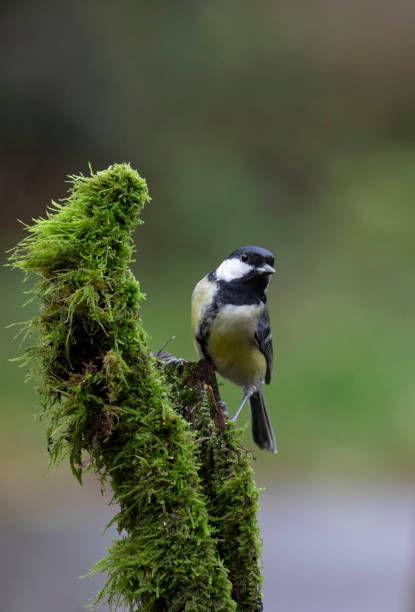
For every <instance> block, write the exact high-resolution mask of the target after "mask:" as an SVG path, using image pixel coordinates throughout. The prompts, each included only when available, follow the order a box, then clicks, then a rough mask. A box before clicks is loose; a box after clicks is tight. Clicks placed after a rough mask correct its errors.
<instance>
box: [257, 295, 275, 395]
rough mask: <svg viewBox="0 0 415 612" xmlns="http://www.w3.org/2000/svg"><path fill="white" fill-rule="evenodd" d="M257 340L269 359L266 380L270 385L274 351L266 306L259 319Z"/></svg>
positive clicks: (260, 348)
mask: <svg viewBox="0 0 415 612" xmlns="http://www.w3.org/2000/svg"><path fill="white" fill-rule="evenodd" d="M255 340H256V343H257V345H258V348H259V350H260V351H261V353H263V354H264V356H265V359H266V361H267V371H266V374H265V382H266V384H267V385H268V384H269V382H270V380H271V372H272V364H273V360H274V353H273V349H272V334H271V327H270V321H269V312H268V308H267V307H265V308H264V310H263V312H262V314H261V316H260V318H259V321H258V327H257V329H256V332H255Z"/></svg>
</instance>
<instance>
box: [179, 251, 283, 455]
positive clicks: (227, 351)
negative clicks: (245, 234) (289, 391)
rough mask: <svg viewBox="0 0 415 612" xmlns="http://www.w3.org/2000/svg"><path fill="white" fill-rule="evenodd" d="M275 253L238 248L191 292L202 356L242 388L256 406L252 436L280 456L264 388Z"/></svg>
mask: <svg viewBox="0 0 415 612" xmlns="http://www.w3.org/2000/svg"><path fill="white" fill-rule="evenodd" d="M274 260H275V258H274V255H273V254H272V253H270V252H269V251H267V250H265V249H262V248H260V247H256V246H247V247H241V248H239V249H236V251H234V252H233V253H231V254H230V255H229V257H228V258H227V259H225V260H224V261H223V262H222V263H221V264H220V265H219V266H218V267H217V268H216V269H215V270H213V272H211V273H210V274H208V275H207V276H205V277H203V278H202V280H200V281H199V282H198V283H197V285H196V287H195V288H194V291H193V294H192V308H191V322H192V333H193V338H194V343H195V347H196V350H197V352H198V355H199V358H200V359H202V358H205V359H208V360H210V361H212V362H213V365H214V367H215V369H216V371H217V372H219V374H221V375H222V376H223V377H224V378H227V379H228V380H230V381H232V382H233V383H235V384H236V385H239V386H240V387H242V388H243V390H244V397H243V400H242V403H241V405H240V406H239V408H238V410H237V412H236V414H235V416H234V418H233V419H232V420H233V421H234V422H235V421H236V420H237V418H238V416H239V414H240V412H241V410H242V408H243V407H244V405H245V403H246V402H247V401H248V400H249V403H250V406H251V419H252V435H253V438H254V441H255V443H256V444H257V446H259V448H262V449H265V450H269V451H272V452H274V453H276V452H277V444H276V442H275V436H274V432H273V429H272V425H271V421H270V418H269V414H268V411H267V408H266V405H265V399H264V394H263V391H262V385H263V384H264V383H265V384H269V382H270V380H271V371H272V362H273V350H272V335H271V328H270V321H269V313H268V308H267V305H266V302H267V295H266V292H267V288H268V285H269V281H270V278H271V276H272V274H274V272H275V269H274Z"/></svg>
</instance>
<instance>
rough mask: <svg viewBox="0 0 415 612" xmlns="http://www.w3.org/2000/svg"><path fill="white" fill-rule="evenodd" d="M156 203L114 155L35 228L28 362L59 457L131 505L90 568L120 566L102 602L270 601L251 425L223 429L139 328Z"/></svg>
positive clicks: (204, 396) (211, 605)
mask: <svg viewBox="0 0 415 612" xmlns="http://www.w3.org/2000/svg"><path fill="white" fill-rule="evenodd" d="M149 199H150V198H149V196H148V191H147V186H146V182H145V180H144V179H142V178H141V177H140V176H139V175H138V174H137V172H136V171H134V170H132V169H131V167H130V166H129V165H128V164H114V165H112V166H110V167H109V168H108V169H107V170H104V171H101V172H97V173H93V172H92V170H91V174H90V176H87V177H84V176H73V177H71V189H70V193H69V196H68V198H67V199H66V200H64V201H62V202H60V203H52V206H51V207H50V208H49V210H48V212H47V216H46V218H45V219H38V220H36V221H35V222H34V224H33V225H31V226H26V230H27V233H28V234H27V236H26V238H25V239H24V240H23V241H22V242H21V243H20V244H19V245H17V247H16V249H15V250H14V252H13V253H12V255H11V258H10V260H11V265H12V266H13V267H15V268H19V269H22V270H24V271H25V272H26V273H34V274H36V275H37V284H36V285H35V287H34V289H33V293H34V296H33V297H37V298H39V299H40V304H41V307H40V314H39V316H38V317H36V318H35V319H33V320H31V321H29V322H28V323H26V324H25V326H24V328H23V333H24V334H25V335H27V336H28V337H29V338H31V341H32V342H31V345H30V346H29V347H28V348H27V350H26V353H25V355H24V357H23V360H24V362H25V363H28V364H29V365H30V367H31V373H32V375H34V376H37V377H39V376H40V380H41V383H40V387H39V392H40V398H41V406H42V413H43V415H44V417H45V418H46V419H47V420H48V432H47V435H48V448H49V451H50V453H51V461H52V462H55V463H56V462H58V461H61V460H62V459H63V458H64V457H68V459H69V462H70V465H71V468H72V471H73V473H74V475H75V477H76V478H77V479H78V480H79V482H81V483H82V475H83V472H84V471H85V470H86V469H93V470H94V471H95V473H96V474H97V475H98V477H99V478H100V480H101V482H102V483H103V484H106V483H107V484H108V485H110V486H111V488H112V491H113V501H114V503H116V504H118V506H119V512H118V514H117V515H116V516H115V517H114V519H113V521H112V522H114V523H115V524H116V525H117V528H118V531H119V533H120V534H121V533H122V537H120V539H119V540H117V541H116V542H114V544H113V546H112V547H111V549H110V550H109V554H108V557H107V558H106V559H104V560H102V561H100V562H99V563H98V564H97V565H96V566H95V567H94V568H93V569H92V570H91V572H92V573H95V572H100V571H105V572H108V580H107V583H106V585H105V587H104V589H103V590H102V591H101V593H99V594H98V596H97V598H96V603H97V604H100V603H103V602H105V601H108V603H109V604H110V605H112V606H119V605H124V606H126V607H127V608H128V609H129V610H139V609H142V610H146V611H159V610H171V611H176V610H177V611H178V610H212V611H213V610H215V611H220V610H224V611H225V610H226V611H229V610H236V609H238V610H252V611H255V610H260V609H261V607H262V606H261V598H260V592H259V588H260V583H261V577H260V571H259V563H258V559H259V543H258V542H259V540H258V527H257V523H256V518H255V517H256V511H257V504H258V493H257V490H256V488H255V486H254V483H253V480H252V474H251V469H250V467H249V462H248V459H247V456H246V453H244V451H243V450H242V449H241V448H240V445H239V433H238V431H237V430H235V428H234V427H233V426H228V427H226V428H223V427H222V428H221V427H219V428H218V427H217V406H216V401H215V398H214V397H213V396H212V387H206V385H204V386H203V385H200V384H199V385H196V386H193V387H189V384H188V383H189V377H186V376H181V375H179V374H178V373H177V372H172V371H171V372H170V374H169V375H168V378H169V381H167V380H166V376H165V373H164V370H163V369H160V368H159V367H157V364H156V361H155V360H154V358H153V357H152V356H151V354H150V350H149V346H148V341H147V336H146V333H145V331H144V329H143V327H142V325H141V321H140V317H139V308H140V303H141V301H142V300H143V299H144V296H143V294H142V293H141V290H140V287H139V284H138V282H137V281H136V280H135V278H134V277H133V275H132V273H131V271H130V268H129V266H130V264H131V261H132V253H133V246H132V238H131V236H132V231H133V229H134V228H135V226H136V225H137V224H139V223H141V220H140V218H139V214H140V212H141V210H142V208H143V206H144V205H145V203H146V202H148V201H149ZM195 367H197V366H195ZM195 398H196V401H195ZM196 403H197V406H196ZM190 407H192V408H191V409H190ZM193 409H194V414H193V413H192V415H191V414H190V412H191V410H193ZM215 411H216V412H215ZM183 417H184V418H183ZM186 419H187V420H186ZM188 421H190V425H189V422H188ZM215 421H216V424H215ZM222 421H223V415H222Z"/></svg>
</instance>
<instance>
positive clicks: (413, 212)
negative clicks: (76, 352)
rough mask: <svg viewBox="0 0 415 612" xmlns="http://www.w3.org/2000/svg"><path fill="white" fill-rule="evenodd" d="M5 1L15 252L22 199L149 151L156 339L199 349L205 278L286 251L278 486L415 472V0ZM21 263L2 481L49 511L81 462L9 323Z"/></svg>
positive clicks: (141, 255)
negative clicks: (62, 465) (53, 433)
mask: <svg viewBox="0 0 415 612" xmlns="http://www.w3.org/2000/svg"><path fill="white" fill-rule="evenodd" d="M1 12H2V19H1V25H0V34H1V36H0V48H1V51H2V62H1V67H0V88H1V94H2V95H1V97H0V107H1V114H0V130H1V133H2V137H1V157H0V164H1V165H0V171H1V185H0V189H1V202H2V205H1V209H0V227H1V232H0V244H1V247H2V250H3V251H5V250H6V249H10V248H11V247H12V246H13V245H14V244H15V243H16V241H17V240H19V239H20V238H21V237H22V236H23V230H22V227H21V226H20V225H19V224H18V222H17V221H16V219H17V218H19V219H21V220H22V221H23V222H25V223H30V222H31V219H32V218H33V217H36V216H39V215H43V214H44V211H45V207H46V206H47V204H48V203H49V202H50V200H51V199H58V198H60V197H64V195H65V192H66V184H65V180H66V177H67V175H68V174H72V173H79V172H83V173H84V174H85V173H87V172H88V162H90V163H91V164H92V166H93V168H94V169H101V168H104V167H106V166H107V165H109V164H110V163H112V162H114V161H118V162H121V161H129V162H131V163H132V165H133V167H135V168H136V169H137V170H138V171H139V173H140V174H141V175H142V176H144V177H145V178H146V179H147V181H148V185H149V190H150V195H151V196H152V202H151V203H150V204H149V205H148V206H147V207H146V210H145V212H144V220H145V225H144V226H142V227H140V228H139V230H138V231H137V234H136V246H137V253H136V260H137V261H136V264H135V267H134V272H135V274H136V276H137V278H138V279H139V280H140V283H141V286H142V289H143V290H144V291H145V292H146V293H147V302H146V304H145V306H144V308H143V312H142V316H143V319H144V324H145V327H146V329H147V330H148V333H149V334H150V336H151V345H152V348H153V349H154V350H155V351H156V350H157V349H158V348H159V347H160V346H161V345H162V344H163V343H164V342H165V341H166V340H167V339H168V338H170V337H171V336H173V335H174V336H175V337H176V339H175V341H174V343H172V344H171V345H170V346H169V350H171V351H172V352H173V353H174V354H175V355H177V356H180V357H183V358H185V359H194V358H195V354H194V349H193V346H192V341H191V335H190V328H189V302H190V295H191V292H192V289H193V286H194V285H195V283H196V282H197V281H198V280H199V279H200V278H201V277H202V276H203V275H204V274H205V273H207V272H209V271H210V270H212V269H213V268H214V267H215V266H216V265H217V264H218V263H219V262H220V261H221V260H222V259H223V258H224V257H226V256H227V255H228V254H229V253H230V252H231V251H232V250H234V249H235V248H237V247H238V246H242V245H246V244H257V245H260V246H263V247H265V248H267V249H269V250H271V251H272V252H274V253H275V255H276V258H277V274H276V275H275V276H274V277H273V279H272V283H271V287H270V290H269V305H270V312H271V322H272V328H273V337H274V344H275V352H276V363H275V370H274V374H273V379H272V383H271V385H270V386H269V387H267V388H266V401H267V404H268V406H269V409H270V412H271V415H272V421H273V424H274V427H275V431H276V436H277V441H278V444H279V454H278V455H277V456H271V455H270V454H267V453H263V452H260V451H258V452H256V457H257V459H256V463H255V469H256V472H257V474H258V479H259V482H260V484H261V485H266V486H268V487H271V488H272V487H274V486H276V487H277V486H278V484H277V483H278V482H279V481H281V480H285V481H286V480H289V481H290V482H302V481H303V480H304V479H309V478H310V479H321V478H324V479H326V478H328V479H330V481H331V482H336V483H339V482H342V481H343V480H348V481H351V482H353V483H357V482H360V483H363V486H365V483H369V482H370V483H373V482H374V481H376V482H380V483H387V482H390V481H392V480H393V481H396V480H402V481H406V480H408V479H410V478H411V476H412V474H413V470H414V467H415V455H414V452H413V447H414V444H413V437H414V434H413V431H414V425H415V415H414V399H415V382H414V380H415V379H414V375H413V370H414V348H413V346H414V315H413V313H414V298H415V284H414V264H415V241H414V226H415V205H414V201H415V180H414V167H415V115H414V113H413V108H414V104H415V81H414V80H413V59H414V53H415V38H414V37H413V32H412V27H411V23H412V24H413V17H414V16H415V14H414V13H415V10H414V7H413V5H412V4H411V3H401V4H399V6H395V5H393V4H392V3H388V2H386V1H385V2H381V3H378V2H374V0H364V1H363V2H361V1H359V2H357V0H356V1H355V0H352V1H351V2H348V3H342V2H333V3H327V2H325V1H324V0H317V1H316V2H313V3H306V2H301V1H295V2H282V3H271V2H259V3H241V2H236V1H231V2H228V3H226V4H224V3H223V2H219V1H216V0H214V1H212V2H187V1H185V2H181V3H180V4H176V3H171V2H170V3H169V2H165V1H164V2H157V3H153V2H131V1H128V0H125V1H122V2H120V3H112V4H110V3H106V2H98V1H97V0H95V1H92V2H87V3H77V2H75V3H52V2H49V1H45V2H41V3H30V2H22V1H20V2H16V3H10V2H9V3H8V2H6V3H4V6H3V8H2V9H1ZM5 261H6V255H4V256H3V262H5ZM0 279H1V287H2V299H1V300H0V321H1V323H2V327H1V330H0V334H1V337H0V351H1V356H2V368H1V370H0V385H1V389H2V402H1V420H2V427H1V429H0V479H1V483H2V491H3V496H4V500H5V504H6V506H7V507H8V508H10V509H11V511H12V512H20V511H22V505H25V504H26V503H27V496H28V495H29V497H30V498H31V503H32V510H31V511H32V512H34V513H35V514H36V508H39V513H40V514H41V512H42V511H43V510H42V509H43V508H44V505H45V503H46V502H45V499H46V498H47V499H48V503H50V504H51V505H52V506H53V503H54V502H53V499H54V495H57V493H56V491H57V490H59V491H60V492H61V493H62V494H63V495H64V494H65V492H67V491H71V493H70V495H68V503H69V504H70V503H71V501H70V500H71V499H72V500H73V499H76V504H78V503H80V501H79V500H80V499H81V498H82V495H79V496H78V493H74V490H75V489H74V488H73V487H74V486H75V485H73V484H72V482H70V479H69V476H68V474H67V471H66V470H65V469H61V470H60V471H59V472H58V473H55V474H54V475H48V476H47V478H46V479H45V478H43V477H41V478H40V476H39V474H42V473H44V471H45V468H46V464H47V453H46V449H45V446H46V445H45V441H44V439H43V429H44V428H43V425H42V423H39V422H36V421H35V420H34V419H33V413H34V411H35V405H36V395H35V392H34V391H33V388H32V385H31V384H29V385H26V386H25V385H24V384H23V378H24V372H23V371H22V370H19V369H18V368H17V367H16V364H14V363H10V362H9V361H8V359H10V358H12V357H14V356H16V355H18V354H19V353H20V349H19V347H18V344H17V343H16V342H13V340H12V338H13V336H14V334H15V332H16V330H15V329H5V326H6V325H7V324H9V323H11V322H15V321H21V320H25V319H27V318H29V317H31V316H33V315H34V314H35V313H36V309H37V306H36V305H33V304H32V305H29V306H27V307H26V308H25V309H22V308H21V304H22V302H24V296H23V291H24V290H25V289H26V286H25V285H23V284H22V277H21V276H20V275H19V273H18V272H12V271H10V270H9V269H7V268H2V269H1V271H0ZM28 283H30V281H28ZM222 395H223V399H224V400H225V401H226V402H227V403H228V407H229V409H230V412H231V413H232V412H234V410H236V408H237V406H238V404H239V401H240V398H241V391H240V390H239V389H237V388H235V387H233V386H232V385H230V384H228V383H224V385H223V387H222ZM248 420H249V415H248V411H246V413H245V414H244V415H243V417H242V420H241V422H248ZM245 442H246V445H247V446H248V447H251V446H252V442H251V436H250V431H249V428H247V431H246V435H245ZM38 478H40V480H38ZM81 493H82V492H81ZM48 496H49V497H48ZM74 503H75V502H74Z"/></svg>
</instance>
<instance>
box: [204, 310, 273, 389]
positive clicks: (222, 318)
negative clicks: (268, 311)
mask: <svg viewBox="0 0 415 612" xmlns="http://www.w3.org/2000/svg"><path fill="white" fill-rule="evenodd" d="M263 308H264V305H263V304H262V305H250V306H234V305H228V306H224V307H223V308H222V309H221V310H220V312H219V313H218V315H217V317H216V318H215V320H214V321H213V322H212V325H211V329H210V336H209V340H208V345H207V349H208V352H209V355H210V356H211V357H212V359H213V361H214V363H215V367H216V369H217V371H218V372H219V374H221V375H222V376H224V377H225V378H227V379H229V380H231V381H232V382H234V383H235V384H237V385H240V386H241V387H248V386H250V385H258V384H260V383H262V382H263V381H264V378H265V372H266V368H267V364H266V359H265V357H264V355H263V354H262V353H261V351H260V350H259V349H258V347H257V345H256V343H255V330H256V328H257V324H258V318H259V316H260V314H261V312H262V310H263Z"/></svg>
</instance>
